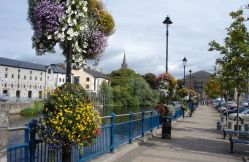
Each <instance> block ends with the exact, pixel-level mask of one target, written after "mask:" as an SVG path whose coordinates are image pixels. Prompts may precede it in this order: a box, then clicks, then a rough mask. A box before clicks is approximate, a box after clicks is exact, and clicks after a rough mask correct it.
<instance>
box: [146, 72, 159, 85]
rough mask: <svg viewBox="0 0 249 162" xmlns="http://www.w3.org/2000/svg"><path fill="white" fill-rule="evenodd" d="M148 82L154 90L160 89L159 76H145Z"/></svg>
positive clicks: (148, 74) (151, 74)
mask: <svg viewBox="0 0 249 162" xmlns="http://www.w3.org/2000/svg"><path fill="white" fill-rule="evenodd" d="M143 78H144V79H145V80H146V82H147V83H148V84H149V85H150V87H151V88H152V89H157V88H158V82H157V76H156V75H155V74H153V73H147V74H145V75H144V76H143Z"/></svg>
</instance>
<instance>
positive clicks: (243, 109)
mask: <svg viewBox="0 0 249 162" xmlns="http://www.w3.org/2000/svg"><path fill="white" fill-rule="evenodd" d="M247 109H249V107H240V108H239V113H241V112H243V111H245V110H247ZM237 110H238V109H237V108H235V109H233V110H228V111H224V112H223V115H227V112H228V115H229V114H233V113H237Z"/></svg>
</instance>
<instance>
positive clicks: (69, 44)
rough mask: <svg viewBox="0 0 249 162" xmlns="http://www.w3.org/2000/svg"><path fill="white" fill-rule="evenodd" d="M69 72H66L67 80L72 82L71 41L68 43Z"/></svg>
mask: <svg viewBox="0 0 249 162" xmlns="http://www.w3.org/2000/svg"><path fill="white" fill-rule="evenodd" d="M66 50H67V58H66V59H67V60H66V62H67V74H66V82H67V83H71V71H72V48H71V43H70V42H69V43H68V45H67V48H66Z"/></svg>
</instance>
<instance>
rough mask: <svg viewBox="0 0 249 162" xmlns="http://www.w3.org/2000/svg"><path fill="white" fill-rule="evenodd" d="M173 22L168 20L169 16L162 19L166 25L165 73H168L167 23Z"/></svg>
mask: <svg viewBox="0 0 249 162" xmlns="http://www.w3.org/2000/svg"><path fill="white" fill-rule="evenodd" d="M172 23H173V22H172V21H171V20H170V18H169V16H167V17H166V18H165V20H164V21H163V24H165V25H166V73H168V41H169V31H168V28H169V25H170V24H172Z"/></svg>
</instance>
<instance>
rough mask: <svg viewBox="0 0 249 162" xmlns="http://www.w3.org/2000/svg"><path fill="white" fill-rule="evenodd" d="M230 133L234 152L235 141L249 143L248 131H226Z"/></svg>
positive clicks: (231, 148)
mask: <svg viewBox="0 0 249 162" xmlns="http://www.w3.org/2000/svg"><path fill="white" fill-rule="evenodd" d="M226 133H227V134H229V141H230V151H231V153H233V148H234V147H233V145H234V143H240V144H249V132H246V131H226Z"/></svg>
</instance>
